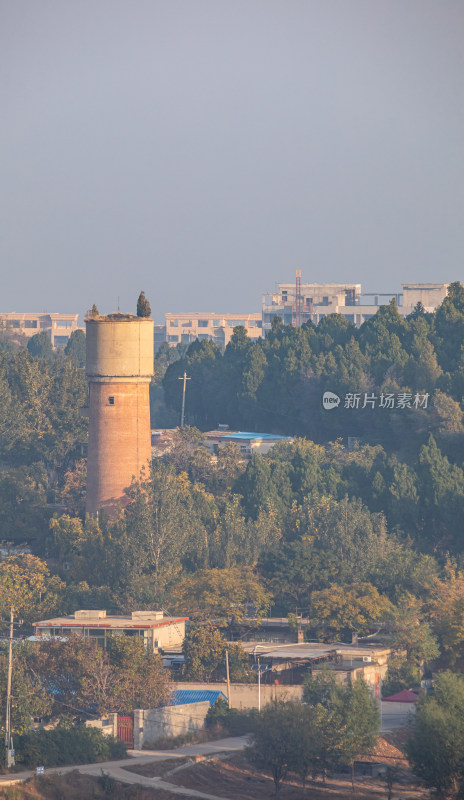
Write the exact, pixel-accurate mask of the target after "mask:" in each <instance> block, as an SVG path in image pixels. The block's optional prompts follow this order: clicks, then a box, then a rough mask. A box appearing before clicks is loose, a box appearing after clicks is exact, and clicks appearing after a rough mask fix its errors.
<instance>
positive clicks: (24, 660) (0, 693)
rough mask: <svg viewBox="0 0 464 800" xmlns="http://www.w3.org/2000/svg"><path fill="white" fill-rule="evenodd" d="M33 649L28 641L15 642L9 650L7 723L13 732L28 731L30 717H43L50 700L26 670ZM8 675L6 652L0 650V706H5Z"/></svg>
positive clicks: (29, 671) (47, 709)
mask: <svg viewBox="0 0 464 800" xmlns="http://www.w3.org/2000/svg"><path fill="white" fill-rule="evenodd" d="M33 652H34V646H33V645H32V644H31V643H30V642H16V643H15V647H14V651H13V671H12V687H11V697H12V700H11V723H12V731H13V733H23V732H24V731H27V730H29V728H30V727H31V724H32V718H33V717H43V716H47V715H48V714H49V713H50V711H51V708H52V700H51V698H50V697H49V696H48V695H47V693H46V692H45V690H44V689H43V687H42V685H41V682H40V680H39V679H38V678H37V676H36V675H34V673H33V671H31V670H30V668H29V662H30V658H31V656H32V654H33ZM7 676H8V651H7V649H6V648H2V650H1V651H0V705H1V708H2V709H4V708H5V706H6V692H7Z"/></svg>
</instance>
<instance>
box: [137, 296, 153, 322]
mask: <svg viewBox="0 0 464 800" xmlns="http://www.w3.org/2000/svg"><path fill="white" fill-rule="evenodd" d="M150 315H151V307H150V303H149V302H148V300H147V298H146V297H145V292H140V294H139V299H138V300H137V316H138V317H149V316H150Z"/></svg>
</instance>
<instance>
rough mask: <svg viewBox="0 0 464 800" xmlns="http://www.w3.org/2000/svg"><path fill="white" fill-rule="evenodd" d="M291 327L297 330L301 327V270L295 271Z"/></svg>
mask: <svg viewBox="0 0 464 800" xmlns="http://www.w3.org/2000/svg"><path fill="white" fill-rule="evenodd" d="M293 319H294V322H293V325H294V327H295V328H299V327H300V325H301V269H297V271H296V282H295V305H294V306H293Z"/></svg>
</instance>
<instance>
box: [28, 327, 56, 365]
mask: <svg viewBox="0 0 464 800" xmlns="http://www.w3.org/2000/svg"><path fill="white" fill-rule="evenodd" d="M27 350H28V352H29V353H30V354H31V356H33V357H34V358H44V359H46V360H47V361H51V360H52V358H53V347H52V342H51V339H50V336H49V335H48V333H47V332H46V331H40V333H35V334H34V336H31V338H30V339H28V342H27Z"/></svg>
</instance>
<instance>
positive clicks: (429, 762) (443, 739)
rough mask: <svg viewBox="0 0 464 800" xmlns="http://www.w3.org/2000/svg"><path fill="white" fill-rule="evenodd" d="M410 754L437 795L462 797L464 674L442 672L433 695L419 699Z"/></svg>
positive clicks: (412, 760)
mask: <svg viewBox="0 0 464 800" xmlns="http://www.w3.org/2000/svg"><path fill="white" fill-rule="evenodd" d="M408 757H409V760H410V762H411V765H412V767H413V769H414V772H415V773H416V774H417V775H418V776H419V777H420V778H422V780H423V781H424V782H425V784H426V785H427V786H429V787H433V788H434V789H435V790H436V792H437V795H438V797H441V798H458V797H462V792H463V789H464V678H463V676H462V675H455V674H453V673H451V672H443V673H442V674H441V675H439V676H438V677H437V679H436V682H435V685H434V691H433V694H432V695H431V696H427V695H423V696H422V697H420V698H419V700H418V701H417V703H416V713H415V724H414V729H413V735H412V737H411V739H410V741H409V743H408Z"/></svg>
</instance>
